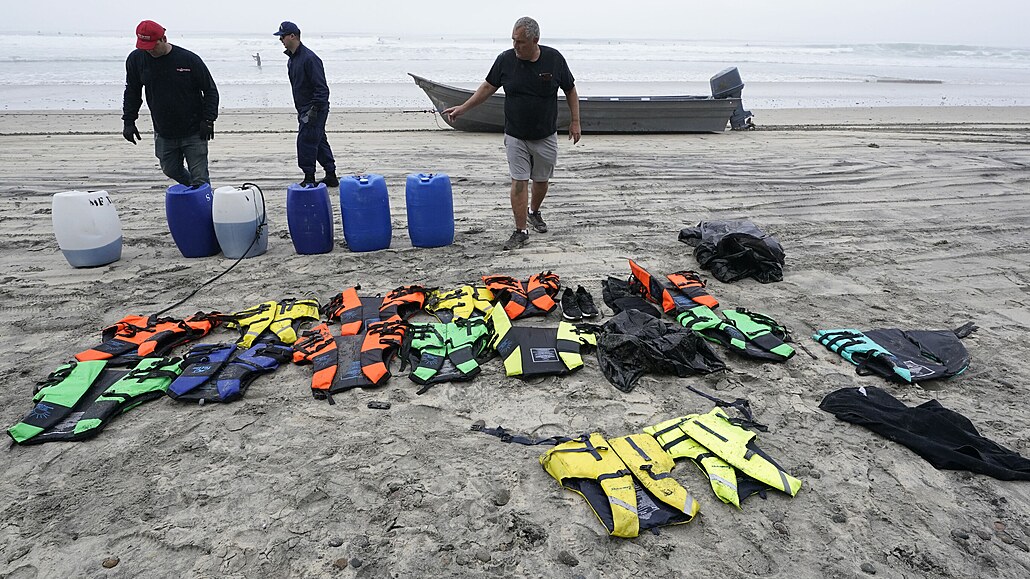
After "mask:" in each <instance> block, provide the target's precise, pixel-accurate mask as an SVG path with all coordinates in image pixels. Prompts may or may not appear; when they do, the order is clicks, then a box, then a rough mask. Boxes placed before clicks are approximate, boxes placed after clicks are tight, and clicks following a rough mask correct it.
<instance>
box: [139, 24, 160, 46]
mask: <svg viewBox="0 0 1030 579" xmlns="http://www.w3.org/2000/svg"><path fill="white" fill-rule="evenodd" d="M164 35H165V29H164V26H161V25H160V24H158V23H157V22H154V21H153V20H144V21H143V22H140V23H139V26H137V27H136V48H142V49H143V50H150V49H152V48H154V47H155V46H157V41H158V40H161V39H162V38H164Z"/></svg>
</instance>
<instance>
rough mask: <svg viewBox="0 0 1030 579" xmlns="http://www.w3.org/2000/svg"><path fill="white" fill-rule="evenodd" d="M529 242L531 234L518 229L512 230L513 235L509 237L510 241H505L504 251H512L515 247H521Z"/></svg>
mask: <svg viewBox="0 0 1030 579" xmlns="http://www.w3.org/2000/svg"><path fill="white" fill-rule="evenodd" d="M527 243H529V234H528V233H525V232H522V231H519V230H518V229H516V230H515V231H514V232H512V234H511V237H509V238H508V241H505V242H504V246H503V248H502V249H504V251H511V250H513V249H519V248H520V247H522V246H524V245H526V244H527Z"/></svg>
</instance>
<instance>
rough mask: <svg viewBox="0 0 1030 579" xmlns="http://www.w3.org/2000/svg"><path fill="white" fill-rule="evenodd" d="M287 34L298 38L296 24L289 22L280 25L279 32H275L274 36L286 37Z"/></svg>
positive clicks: (298, 30) (298, 33)
mask: <svg viewBox="0 0 1030 579" xmlns="http://www.w3.org/2000/svg"><path fill="white" fill-rule="evenodd" d="M289 34H296V35H298V36H300V28H297V25H296V24H294V23H292V22H289V21H287V22H283V23H282V24H280V25H279V30H278V31H277V32H275V35H276V36H287V35H289Z"/></svg>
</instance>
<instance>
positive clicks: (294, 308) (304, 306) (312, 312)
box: [227, 298, 319, 348]
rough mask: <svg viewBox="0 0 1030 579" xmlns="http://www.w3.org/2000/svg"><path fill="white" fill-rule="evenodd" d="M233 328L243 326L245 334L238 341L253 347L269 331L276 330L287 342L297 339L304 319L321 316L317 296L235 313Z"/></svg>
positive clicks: (247, 346) (291, 299) (274, 303)
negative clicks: (315, 298)
mask: <svg viewBox="0 0 1030 579" xmlns="http://www.w3.org/2000/svg"><path fill="white" fill-rule="evenodd" d="M231 317H232V320H231V321H230V322H228V324H227V325H228V326H229V327H236V328H239V329H240V331H241V332H242V336H240V339H239V340H237V343H238V344H240V345H241V346H243V347H244V348H249V347H251V346H252V345H253V344H254V342H255V341H256V340H257V339H258V337H259V336H261V334H263V333H264V332H265V331H266V330H267V331H270V332H272V333H274V334H275V335H276V337H277V338H278V339H279V341H280V342H282V343H283V344H292V343H294V342H296V341H297V327H296V326H298V325H299V324H300V323H302V322H304V321H315V322H317V321H318V319H319V309H318V301H317V300H313V299H307V300H297V299H293V298H286V299H284V300H280V301H278V302H276V301H267V302H264V303H261V304H258V305H256V306H254V307H252V308H248V309H246V310H242V311H239V312H235V313H233V314H231Z"/></svg>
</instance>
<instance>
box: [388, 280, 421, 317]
mask: <svg viewBox="0 0 1030 579" xmlns="http://www.w3.org/2000/svg"><path fill="white" fill-rule="evenodd" d="M425 306H426V288H424V287H422V286H420V285H405V286H401V287H399V288H397V289H395V290H392V291H391V292H390V293H388V294H386V297H385V298H383V303H382V305H380V306H379V319H380V320H383V321H384V322H402V321H405V320H407V319H408V318H410V317H411V316H413V315H415V314H416V313H418V312H420V311H422V308H424V307H425Z"/></svg>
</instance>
